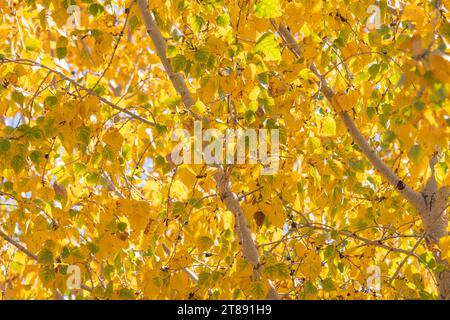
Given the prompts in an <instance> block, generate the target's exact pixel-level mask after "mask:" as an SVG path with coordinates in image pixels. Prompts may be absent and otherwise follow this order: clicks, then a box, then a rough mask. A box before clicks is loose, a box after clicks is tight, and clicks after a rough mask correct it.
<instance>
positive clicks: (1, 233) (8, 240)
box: [0, 230, 92, 292]
mask: <svg viewBox="0 0 450 320" xmlns="http://www.w3.org/2000/svg"><path fill="white" fill-rule="evenodd" d="M0 237H2V238H3V239H5V240H6V241H7V242H9V243H10V244H12V245H13V246H14V247H16V248H17V249H19V250H20V251H22V252H23V253H25V254H26V255H27V256H28V257H29V258H31V259H33V260H34V261H36V262H37V261H38V256H37V255H35V254H34V253H32V252H30V251H29V250H28V249H27V248H25V247H24V246H23V245H22V244H21V243H19V242H17V241H16V240H14V239H13V238H11V237H10V236H8V235H7V234H6V233H4V232H3V231H2V230H0ZM81 289H83V290H86V291H89V292H92V288H91V287H89V286H87V285H85V284H81Z"/></svg>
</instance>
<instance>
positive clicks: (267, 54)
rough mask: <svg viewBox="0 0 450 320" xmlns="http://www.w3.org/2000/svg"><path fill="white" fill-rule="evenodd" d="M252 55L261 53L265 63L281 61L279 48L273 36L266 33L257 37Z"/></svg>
mask: <svg viewBox="0 0 450 320" xmlns="http://www.w3.org/2000/svg"><path fill="white" fill-rule="evenodd" d="M253 52H254V53H262V54H263V55H264V58H265V60H266V61H276V60H280V59H281V52H280V47H279V45H278V42H277V40H276V39H275V35H274V34H273V33H271V32H267V33H265V34H263V35H262V36H261V37H259V39H258V41H256V44H255V46H254V47H253Z"/></svg>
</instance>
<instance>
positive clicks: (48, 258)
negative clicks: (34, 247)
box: [38, 249, 53, 265]
mask: <svg viewBox="0 0 450 320" xmlns="http://www.w3.org/2000/svg"><path fill="white" fill-rule="evenodd" d="M38 263H40V264H43V265H51V264H53V253H52V252H51V251H50V250H49V249H43V250H42V251H41V252H39V254H38Z"/></svg>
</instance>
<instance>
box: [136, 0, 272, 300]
mask: <svg viewBox="0 0 450 320" xmlns="http://www.w3.org/2000/svg"><path fill="white" fill-rule="evenodd" d="M137 4H138V7H139V10H140V12H141V15H142V17H143V19H144V23H145V26H146V28H147V33H148V35H149V36H150V38H151V39H152V42H153V44H154V46H155V49H156V53H157V55H158V57H159V58H160V59H161V63H162V64H163V66H164V68H165V70H166V72H167V74H168V76H169V79H170V81H171V82H172V85H173V87H174V88H175V90H176V91H177V92H178V94H180V96H181V99H182V101H183V104H184V105H185V107H186V108H187V109H188V110H189V111H190V107H191V106H192V105H193V104H194V99H193V98H192V95H191V93H190V92H189V89H188V88H187V85H186V82H185V80H184V78H183V76H182V75H181V74H179V73H174V72H173V69H172V65H171V64H170V61H169V59H168V58H167V56H166V41H165V39H164V38H163V36H162V35H161V32H160V31H159V28H158V26H157V24H156V22H155V20H154V19H153V17H152V15H151V13H150V11H149V10H148V2H147V0H137ZM190 112H191V114H192V115H193V116H194V117H195V118H196V119H199V118H200V117H199V116H198V115H196V114H195V113H193V112H192V111H190ZM216 184H217V188H218V190H219V194H220V195H221V198H222V200H223V201H224V203H225V206H226V207H227V209H228V210H229V211H231V212H232V213H233V214H234V216H235V220H236V222H235V223H236V230H237V233H238V235H239V241H240V243H241V247H242V254H243V256H244V258H245V259H246V260H248V261H249V262H250V263H251V264H252V265H253V267H254V269H255V273H257V278H259V275H260V271H261V269H260V268H261V266H260V263H259V254H258V249H257V247H256V245H255V243H254V242H253V238H252V234H251V230H250V227H249V225H248V221H247V219H246V218H245V215H244V212H243V211H242V208H241V206H240V204H239V200H238V198H237V196H236V195H235V194H234V193H232V192H231V190H230V187H229V180H228V177H227V176H226V174H225V172H224V170H223V168H218V169H217V172H216ZM269 286H270V292H269V295H268V298H269V299H279V296H278V294H277V292H276V291H275V288H274V287H273V285H272V283H271V282H270V281H269Z"/></svg>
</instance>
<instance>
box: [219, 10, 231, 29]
mask: <svg viewBox="0 0 450 320" xmlns="http://www.w3.org/2000/svg"><path fill="white" fill-rule="evenodd" d="M216 23H217V24H218V25H219V26H221V27H223V28H225V27H227V26H228V24H229V23H230V16H229V15H228V13H222V14H221V15H219V16H218V17H217V18H216Z"/></svg>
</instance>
